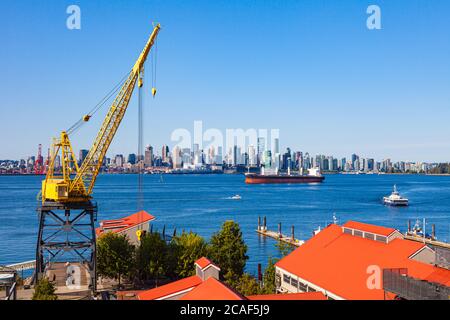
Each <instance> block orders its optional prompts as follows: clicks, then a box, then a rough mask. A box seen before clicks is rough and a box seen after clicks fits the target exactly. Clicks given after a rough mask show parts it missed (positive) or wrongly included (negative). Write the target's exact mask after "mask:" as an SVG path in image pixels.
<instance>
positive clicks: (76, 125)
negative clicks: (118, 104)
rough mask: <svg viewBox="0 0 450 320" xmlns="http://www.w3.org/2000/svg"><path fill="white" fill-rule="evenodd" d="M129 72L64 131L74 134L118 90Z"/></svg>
mask: <svg viewBox="0 0 450 320" xmlns="http://www.w3.org/2000/svg"><path fill="white" fill-rule="evenodd" d="M129 75H130V72H128V73H127V74H126V75H125V76H124V77H123V78H122V79H121V80H120V82H119V83H117V84H116V85H115V86H114V87H113V88H112V89H111V90H110V91H109V92H108V93H107V94H106V95H105V96H104V97H103V98H102V99H101V100H100V101H99V102H98V103H97V104H96V105H95V106H94V107H93V108H92V109H91V111H89V113H88V114H87V115H85V116H84V117H83V118H81V119H80V120H78V121H77V122H75V123H74V124H73V125H72V126H71V127H70V128H69V129H68V130H67V131H66V132H67V134H74V133H75V132H77V131H78V129H80V128H81V127H82V126H83V124H84V123H85V122H87V121H88V120H89V119H90V118H91V117H92V116H93V115H95V114H96V113H97V111H99V110H100V109H101V108H102V107H103V106H105V105H106V102H108V101H109V100H110V99H111V97H112V96H113V95H114V94H116V93H117V91H119V89H120V88H121V87H122V86H123V84H124V83H125V81H126V79H127V78H128V77H129Z"/></svg>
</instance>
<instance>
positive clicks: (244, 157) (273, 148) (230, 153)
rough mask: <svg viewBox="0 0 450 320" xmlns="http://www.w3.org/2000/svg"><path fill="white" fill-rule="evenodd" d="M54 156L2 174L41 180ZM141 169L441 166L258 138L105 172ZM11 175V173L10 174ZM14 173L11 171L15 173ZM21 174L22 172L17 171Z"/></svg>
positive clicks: (109, 159) (5, 164) (133, 157)
mask: <svg viewBox="0 0 450 320" xmlns="http://www.w3.org/2000/svg"><path fill="white" fill-rule="evenodd" d="M88 152H89V150H87V149H80V150H79V151H78V153H77V155H76V157H77V161H78V165H79V166H81V164H82V162H83V161H84V159H85V157H86V156H87V154H88ZM49 157H50V155H49V154H44V152H43V148H42V145H39V146H38V154H37V155H36V156H35V155H32V156H27V157H25V158H23V157H22V158H20V159H0V170H1V171H2V172H3V173H8V172H12V173H14V172H22V173H40V174H43V173H45V172H46V170H47V168H48V164H49V163H50V158H49ZM141 161H142V168H166V169H167V170H200V171H202V170H205V169H208V170H209V169H211V168H213V170H215V171H217V170H219V171H221V170H224V169H225V168H239V167H247V168H261V167H265V168H266V169H273V170H277V171H278V170H281V171H287V170H288V168H289V169H291V170H298V171H302V170H304V171H306V170H308V169H310V168H319V169H321V170H322V171H325V172H370V173H377V172H404V173H408V172H409V173H421V172H425V173H427V172H430V170H431V169H434V168H436V167H437V165H440V164H447V163H436V162H414V161H407V160H399V161H395V160H393V159H391V158H383V159H379V158H376V157H370V156H365V155H360V154H357V153H352V154H351V155H348V156H343V157H339V156H335V155H330V154H323V153H319V154H313V153H310V152H308V151H302V150H295V149H291V148H290V147H287V148H286V149H285V150H282V148H280V139H279V138H275V139H274V141H272V142H269V141H267V140H266V139H265V138H262V137H258V138H257V144H256V145H253V144H246V145H245V146H239V145H237V144H234V145H233V147H230V148H228V150H224V148H223V147H221V146H219V147H218V148H215V146H214V145H210V146H209V147H208V148H200V146H199V145H198V144H195V143H194V144H193V145H192V147H189V148H180V147H179V146H178V145H176V146H175V147H173V148H171V147H169V146H168V145H163V146H161V147H156V148H155V147H154V146H151V145H146V147H145V151H144V152H143V154H142V155H138V153H129V154H126V153H117V154H108V155H106V157H105V159H104V165H103V167H104V169H103V170H106V172H116V171H117V170H119V172H121V171H123V172H137V170H139V163H140V162H141ZM60 166H61V159H60V156H59V155H57V156H56V158H55V169H56V170H58V169H60ZM8 170H9V171H8ZM11 170H12V171H11ZM15 170H18V171H15Z"/></svg>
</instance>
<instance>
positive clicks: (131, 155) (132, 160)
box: [127, 153, 136, 164]
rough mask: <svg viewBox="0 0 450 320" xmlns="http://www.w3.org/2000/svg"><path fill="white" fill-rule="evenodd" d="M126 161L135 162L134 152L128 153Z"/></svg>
mask: <svg viewBox="0 0 450 320" xmlns="http://www.w3.org/2000/svg"><path fill="white" fill-rule="evenodd" d="M127 162H128V163H129V164H136V154H134V153H130V154H129V155H128V159H127Z"/></svg>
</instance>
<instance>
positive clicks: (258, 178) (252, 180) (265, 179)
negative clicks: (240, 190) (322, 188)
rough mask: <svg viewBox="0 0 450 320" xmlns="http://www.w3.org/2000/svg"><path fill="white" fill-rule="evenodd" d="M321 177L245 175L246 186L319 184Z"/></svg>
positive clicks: (321, 180) (322, 178)
mask: <svg viewBox="0 0 450 320" xmlns="http://www.w3.org/2000/svg"><path fill="white" fill-rule="evenodd" d="M324 179H325V177H323V176H278V175H258V174H247V175H245V183H247V184H279V183H321V182H323V180H324Z"/></svg>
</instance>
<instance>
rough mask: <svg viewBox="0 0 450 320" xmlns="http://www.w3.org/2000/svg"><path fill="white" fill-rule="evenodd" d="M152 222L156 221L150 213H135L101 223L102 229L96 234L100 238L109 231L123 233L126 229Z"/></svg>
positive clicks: (98, 229) (99, 228) (96, 230)
mask: <svg viewBox="0 0 450 320" xmlns="http://www.w3.org/2000/svg"><path fill="white" fill-rule="evenodd" d="M152 220H155V217H154V216H152V215H151V214H149V213H148V212H146V211H144V210H142V211H139V212H136V213H133V214H132V215H130V216H128V217H125V218H120V219H112V220H103V221H100V227H98V228H97V229H95V233H96V234H97V236H99V235H101V234H102V233H104V232H108V231H112V232H122V231H124V230H126V229H129V228H132V227H134V226H137V225H140V224H142V223H145V222H148V221H152Z"/></svg>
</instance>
